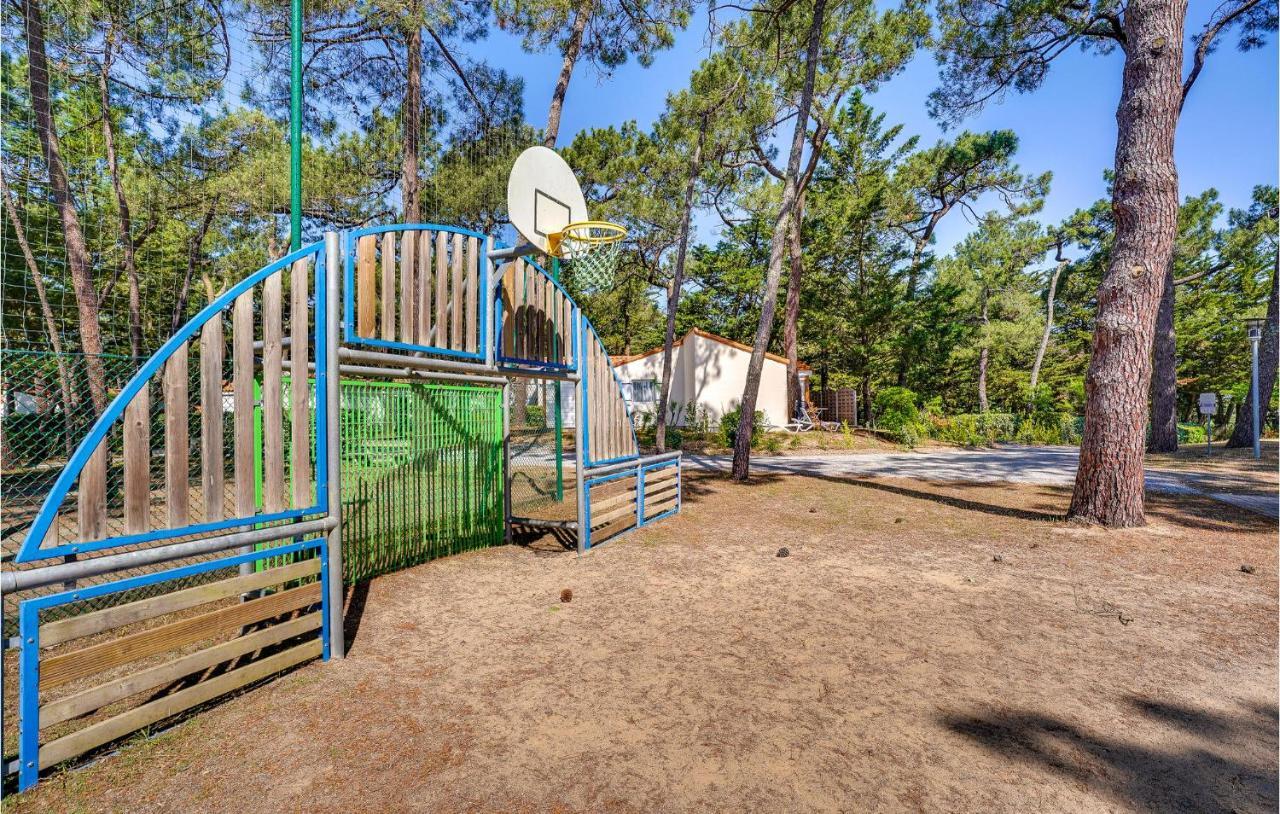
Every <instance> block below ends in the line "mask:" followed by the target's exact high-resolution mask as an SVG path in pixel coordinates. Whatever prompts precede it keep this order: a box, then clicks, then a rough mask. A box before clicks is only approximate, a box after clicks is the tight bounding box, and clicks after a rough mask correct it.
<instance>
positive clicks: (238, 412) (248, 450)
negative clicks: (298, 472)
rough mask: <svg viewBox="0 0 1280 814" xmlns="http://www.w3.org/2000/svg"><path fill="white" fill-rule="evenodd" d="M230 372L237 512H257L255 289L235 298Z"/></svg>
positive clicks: (244, 514) (242, 515)
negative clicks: (254, 428) (254, 418)
mask: <svg viewBox="0 0 1280 814" xmlns="http://www.w3.org/2000/svg"><path fill="white" fill-rule="evenodd" d="M231 346H232V348H231V368H232V371H231V375H232V387H233V388H234V390H235V401H234V417H233V421H234V428H235V429H234V434H233V443H234V445H235V457H234V458H233V462H234V466H233V470H234V473H235V479H236V493H235V494H236V516H237V517H248V516H250V515H252V514H253V513H254V510H255V506H254V494H253V492H254V488H253V487H254V483H253V292H252V291H246V292H245V293H243V294H241V295H240V296H239V297H237V298H236V305H235V315H234V317H233V321H232V326H231Z"/></svg>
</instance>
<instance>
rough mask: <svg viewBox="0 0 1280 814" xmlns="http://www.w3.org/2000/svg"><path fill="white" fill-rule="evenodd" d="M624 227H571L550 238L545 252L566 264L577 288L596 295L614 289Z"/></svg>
mask: <svg viewBox="0 0 1280 814" xmlns="http://www.w3.org/2000/svg"><path fill="white" fill-rule="evenodd" d="M626 236H627V230H626V227H623V226H620V225H618V224H616V223H610V222H609V221H605V220H585V221H579V222H577V223H570V224H568V225H567V226H565V227H564V228H563V229H561V230H560V231H559V232H557V233H555V234H553V235H549V236H548V237H549V240H548V247H547V248H548V250H549V251H550V253H551V254H552V255H553V256H556V257H559V258H560V259H561V260H563V261H564V262H565V266H566V268H567V269H568V271H569V272H570V273H572V274H573V277H574V279H575V280H576V281H577V283H578V285H580V286H582V287H583V288H584V289H594V290H596V291H599V290H601V289H605V288H608V287H609V286H611V285H613V275H614V272H616V271H617V269H618V261H619V260H621V258H622V240H623V238H625V237H626Z"/></svg>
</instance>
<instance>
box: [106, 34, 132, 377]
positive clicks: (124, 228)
mask: <svg viewBox="0 0 1280 814" xmlns="http://www.w3.org/2000/svg"><path fill="white" fill-rule="evenodd" d="M114 39H115V34H114V32H109V33H108V34H107V37H106V44H105V46H104V48H103V55H102V62H101V64H100V65H99V66H98V104H99V111H98V112H99V115H101V116H102V145H103V149H104V150H105V151H106V154H107V171H108V172H109V173H110V174H111V188H112V190H113V191H114V192H115V195H116V216H117V218H118V220H119V225H120V247H121V248H122V249H123V250H124V271H125V278H126V279H127V280H128V282H129V351H130V353H132V354H133V357H134V358H135V359H137V358H138V357H140V356H142V286H141V282H140V281H139V279H138V262H137V257H136V255H135V252H134V243H133V219H132V215H131V214H130V212H129V199H128V197H127V196H126V195H125V194H124V183H123V182H122V181H121V180H120V163H119V161H118V160H117V158H116V134H115V127H114V126H113V125H112V122H111V90H110V87H109V86H108V78H107V75H108V74H109V73H110V71H111V58H112V55H111V51H112V47H113V42H114Z"/></svg>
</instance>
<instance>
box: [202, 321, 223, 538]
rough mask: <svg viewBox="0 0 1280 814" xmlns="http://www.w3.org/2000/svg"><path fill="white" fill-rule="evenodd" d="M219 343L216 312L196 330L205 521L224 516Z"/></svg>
mask: <svg viewBox="0 0 1280 814" xmlns="http://www.w3.org/2000/svg"><path fill="white" fill-rule="evenodd" d="M222 343H223V340H222V315H221V314H218V315H217V316H214V317H212V318H211V319H210V320H209V321H208V322H206V323H205V324H204V326H203V327H202V328H201V329H200V416H201V418H200V484H201V490H202V491H203V493H204V519H205V521H206V522H208V521H213V520H221V519H222V518H223V516H224V510H223V505H222V501H223V461H222V354H223V352H224V348H223V344H222Z"/></svg>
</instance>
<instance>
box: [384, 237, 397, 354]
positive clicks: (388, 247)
mask: <svg viewBox="0 0 1280 814" xmlns="http://www.w3.org/2000/svg"><path fill="white" fill-rule="evenodd" d="M382 338H383V339H385V340H387V341H392V340H394V339H395V338H396V233H395V232H383V233H382Z"/></svg>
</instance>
